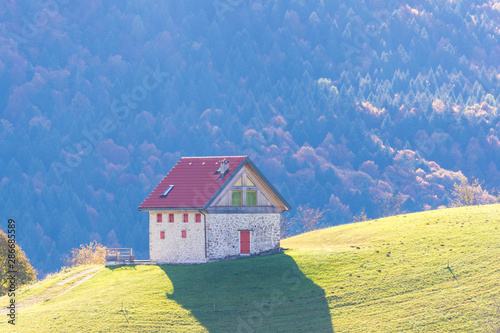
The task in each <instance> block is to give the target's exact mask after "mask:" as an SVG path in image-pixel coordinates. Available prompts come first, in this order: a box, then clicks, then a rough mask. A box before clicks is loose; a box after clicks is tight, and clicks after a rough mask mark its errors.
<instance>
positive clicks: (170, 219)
mask: <svg viewBox="0 0 500 333" xmlns="http://www.w3.org/2000/svg"><path fill="white" fill-rule="evenodd" d="M168 222H170V223H174V214H168Z"/></svg>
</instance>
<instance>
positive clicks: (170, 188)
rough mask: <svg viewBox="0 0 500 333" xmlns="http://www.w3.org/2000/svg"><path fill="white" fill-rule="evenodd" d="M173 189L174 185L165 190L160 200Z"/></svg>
mask: <svg viewBox="0 0 500 333" xmlns="http://www.w3.org/2000/svg"><path fill="white" fill-rule="evenodd" d="M173 188H174V185H170V186H169V187H168V188H167V189H166V190H165V192H163V194H162V195H160V198H165V197H166V196H167V195H168V194H169V193H170V191H172V189H173Z"/></svg>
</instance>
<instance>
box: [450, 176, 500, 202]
mask: <svg viewBox="0 0 500 333" xmlns="http://www.w3.org/2000/svg"><path fill="white" fill-rule="evenodd" d="M482 186H483V182H481V181H479V180H478V179H476V178H472V181H471V182H469V180H468V179H467V178H465V177H464V178H462V180H461V181H460V184H457V183H455V185H454V187H455V190H454V191H453V192H452V193H451V195H452V197H453V199H452V201H451V204H450V206H451V207H462V206H474V205H487V204H493V203H497V202H500V195H499V196H495V195H494V194H493V193H494V190H493V191H492V192H491V193H490V192H488V191H487V190H485V189H483V188H482Z"/></svg>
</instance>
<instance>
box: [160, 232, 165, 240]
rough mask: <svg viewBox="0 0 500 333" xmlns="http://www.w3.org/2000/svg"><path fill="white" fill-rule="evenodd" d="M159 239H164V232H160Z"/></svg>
mask: <svg viewBox="0 0 500 333" xmlns="http://www.w3.org/2000/svg"><path fill="white" fill-rule="evenodd" d="M160 239H165V231H160Z"/></svg>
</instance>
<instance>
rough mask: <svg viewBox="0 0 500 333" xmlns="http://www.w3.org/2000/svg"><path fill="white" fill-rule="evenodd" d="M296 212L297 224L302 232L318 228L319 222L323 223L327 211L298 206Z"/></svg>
mask: <svg viewBox="0 0 500 333" xmlns="http://www.w3.org/2000/svg"><path fill="white" fill-rule="evenodd" d="M297 211H298V216H297V219H298V222H299V223H300V225H301V226H302V229H304V232H308V231H312V230H316V229H317V228H318V226H319V225H320V224H321V222H323V221H324V219H325V216H324V215H325V213H326V212H327V211H328V210H321V209H320V208H316V209H314V208H309V207H307V206H305V207H303V206H302V205H299V207H297Z"/></svg>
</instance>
